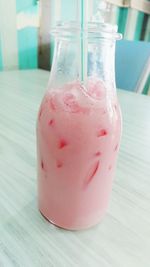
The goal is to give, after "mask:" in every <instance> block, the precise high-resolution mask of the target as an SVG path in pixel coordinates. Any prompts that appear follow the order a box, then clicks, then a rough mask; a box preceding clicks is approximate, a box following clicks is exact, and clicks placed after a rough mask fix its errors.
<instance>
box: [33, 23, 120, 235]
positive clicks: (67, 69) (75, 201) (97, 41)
mask: <svg viewBox="0 0 150 267" xmlns="http://www.w3.org/2000/svg"><path fill="white" fill-rule="evenodd" d="M79 31H80V29H79V28H78V27H77V25H74V24H66V25H59V27H57V28H56V30H55V53H54V59H53V66H52V70H51V74H50V80H49V83H48V87H47V91H46V94H45V96H44V98H43V101H42V103H41V106H40V110H39V114H38V121H37V152H38V203H39V210H40V212H41V213H42V214H43V216H44V217H45V218H47V219H48V220H49V221H50V222H52V223H53V224H55V225H57V226H59V227H62V228H65V229H74V230H75V229H76V230H77V229H84V228H88V227H90V226H93V225H95V224H97V223H99V222H100V221H101V220H102V218H103V217H104V215H105V213H106V210H107V208H108V203H109V199H110V195H111V190H112V182H113V178H114V174H115V168H116V159H117V154H118V150H119V144H120V135H121V113H120V108H119V103H118V98H117V94H116V86H115V69H114V56H115V42H116V40H117V39H119V38H120V35H119V34H118V33H117V29H116V27H115V26H112V25H109V24H100V23H90V24H89V25H88V29H87V30H86V31H85V32H84V35H81V34H79V33H80V32H79ZM79 36H80V38H85V40H86V54H85V55H86V58H84V59H83V58H81V53H80V52H81V47H80V45H79V44H80V40H79ZM83 63H84V64H83ZM81 68H82V70H81ZM83 76H84V79H83Z"/></svg>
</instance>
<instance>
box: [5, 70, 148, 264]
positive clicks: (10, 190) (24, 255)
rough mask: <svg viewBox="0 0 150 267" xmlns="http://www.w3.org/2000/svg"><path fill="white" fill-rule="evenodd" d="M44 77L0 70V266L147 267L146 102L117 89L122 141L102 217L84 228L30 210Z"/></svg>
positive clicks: (39, 73)
mask: <svg viewBox="0 0 150 267" xmlns="http://www.w3.org/2000/svg"><path fill="white" fill-rule="evenodd" d="M48 76H49V73H48V72H47V71H42V70H32V71H11V72H1V73H0V267H74V266H76V267H149V266H150V97H149V96H143V95H138V94H134V93H129V92H125V91H123V90H118V95H119V100H120V103H121V108H122V112H123V137H122V143H121V149H120V153H119V159H118V164H117V171H116V176H115V181H114V185H113V192H112V197H111V203H110V207H109V210H108V212H107V215H106V217H105V219H104V220H103V221H102V222H101V223H100V224H99V225H97V226H95V227H93V228H91V229H89V230H84V231H66V230H63V229H59V228H57V227H55V226H54V225H51V224H49V223H48V222H47V221H46V220H45V219H44V218H43V217H42V216H41V214H40V213H39V212H38V209H37V182H36V145H35V143H36V139H35V122H36V116H37V111H38V107H39V104H40V101H41V98H42V96H43V94H44V90H45V87H46V84H47V81H48Z"/></svg>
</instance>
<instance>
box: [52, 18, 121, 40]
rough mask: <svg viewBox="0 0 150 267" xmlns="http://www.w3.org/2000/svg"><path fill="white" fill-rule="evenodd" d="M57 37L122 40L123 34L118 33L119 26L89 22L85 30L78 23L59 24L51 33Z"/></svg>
mask: <svg viewBox="0 0 150 267" xmlns="http://www.w3.org/2000/svg"><path fill="white" fill-rule="evenodd" d="M50 33H51V34H52V35H53V36H55V37H58V38H59V37H62V38H75V39H78V38H87V39H89V38H96V39H99V38H100V39H111V40H116V41H117V40H121V39H122V34H120V33H118V26H117V25H112V24H109V23H101V22H89V23H87V24H86V25H85V27H84V28H83V29H81V26H80V24H79V23H77V22H74V21H72V22H69V23H62V22H58V23H57V24H56V27H55V28H52V30H51V32H50Z"/></svg>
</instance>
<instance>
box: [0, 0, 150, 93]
mask: <svg viewBox="0 0 150 267" xmlns="http://www.w3.org/2000/svg"><path fill="white" fill-rule="evenodd" d="M89 4H90V10H91V11H90V15H91V16H92V18H94V19H97V20H103V16H105V18H106V19H107V22H109V23H112V24H118V30H119V32H120V33H122V34H123V37H124V40H123V41H119V42H117V49H116V80H117V87H118V88H122V89H125V90H129V91H134V92H139V93H144V94H148V95H149V94H150V1H148V0H147V1H146V0H108V1H104V0H93V1H92V0H89ZM76 5H77V1H75V0H69V1H68V0H39V1H38V0H9V3H8V1H5V0H0V71H6V70H16V69H19V70H22V69H35V68H42V69H46V70H50V68H51V64H52V58H53V40H52V39H51V37H50V34H49V33H50V28H51V27H54V26H55V24H56V21H68V20H75V19H76V17H77V6H76ZM126 77H128V78H126Z"/></svg>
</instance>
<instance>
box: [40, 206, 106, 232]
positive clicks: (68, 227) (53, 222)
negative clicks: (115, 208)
mask: <svg viewBox="0 0 150 267" xmlns="http://www.w3.org/2000/svg"><path fill="white" fill-rule="evenodd" d="M39 212H40V213H41V215H42V216H43V217H44V219H45V220H46V221H48V222H49V223H51V224H52V225H54V226H56V227H58V228H60V229H64V230H68V231H80V230H86V229H89V228H92V227H94V226H96V225H98V224H99V223H101V221H102V220H103V218H104V217H105V214H103V215H102V216H101V217H100V218H99V219H98V220H95V221H93V222H91V223H88V224H85V225H80V226H79V225H78V226H77V225H72V226H65V225H61V224H58V223H56V222H55V221H53V220H51V219H50V218H48V217H47V216H46V215H45V214H44V213H43V212H42V210H41V209H39Z"/></svg>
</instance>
